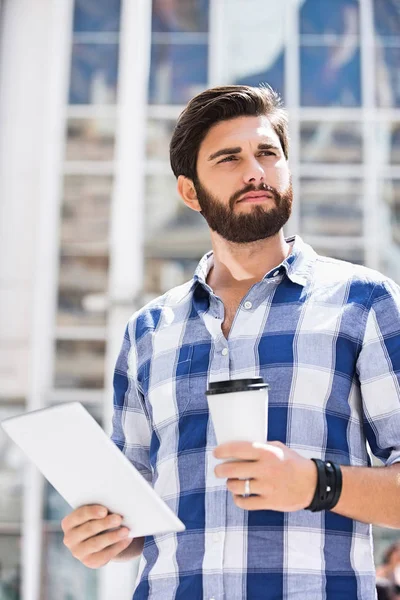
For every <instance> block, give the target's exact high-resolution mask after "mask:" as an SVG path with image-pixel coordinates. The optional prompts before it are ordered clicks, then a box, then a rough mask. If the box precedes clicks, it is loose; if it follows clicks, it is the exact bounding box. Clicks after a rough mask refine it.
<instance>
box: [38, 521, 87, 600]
mask: <svg viewBox="0 0 400 600" xmlns="http://www.w3.org/2000/svg"><path fill="white" fill-rule="evenodd" d="M63 538H64V534H63V533H62V532H58V531H57V532H47V531H45V532H44V537H43V545H44V547H43V553H42V556H43V560H42V590H41V594H40V598H41V599H42V600H54V599H55V598H57V600H82V598H85V600H97V597H98V595H97V594H98V581H97V578H98V576H97V573H98V571H97V570H95V569H88V568H87V567H85V566H84V565H83V564H82V563H80V562H79V561H78V560H76V558H74V557H73V556H72V554H71V553H70V551H69V550H68V548H67V547H66V546H65V545H64V543H63Z"/></svg>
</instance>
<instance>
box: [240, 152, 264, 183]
mask: <svg viewBox="0 0 400 600" xmlns="http://www.w3.org/2000/svg"><path fill="white" fill-rule="evenodd" d="M243 181H244V183H246V184H249V183H252V184H254V185H258V184H260V183H262V182H264V181H265V171H264V169H263V167H262V165H261V164H260V163H259V162H258V160H257V159H256V158H255V157H253V159H252V160H249V162H248V163H246V168H245V170H244V173H243Z"/></svg>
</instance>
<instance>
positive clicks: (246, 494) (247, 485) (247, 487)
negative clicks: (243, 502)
mask: <svg viewBox="0 0 400 600" xmlns="http://www.w3.org/2000/svg"><path fill="white" fill-rule="evenodd" d="M249 496H250V479H246V481H245V482H244V494H243V498H248V497H249Z"/></svg>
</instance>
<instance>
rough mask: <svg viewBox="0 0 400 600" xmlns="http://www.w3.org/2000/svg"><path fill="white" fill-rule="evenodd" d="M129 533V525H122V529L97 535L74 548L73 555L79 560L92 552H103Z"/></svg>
mask: <svg viewBox="0 0 400 600" xmlns="http://www.w3.org/2000/svg"><path fill="white" fill-rule="evenodd" d="M128 535H129V529H128V528H127V527H121V529H118V530H116V531H108V532H107V533H102V534H100V535H96V536H94V537H91V538H89V539H88V540H86V541H84V542H82V543H81V544H79V545H78V546H77V547H76V548H74V549H73V555H74V556H75V558H77V559H78V560H83V559H85V558H86V557H88V556H90V555H92V554H96V553H98V552H102V551H103V550H104V549H105V548H108V547H109V546H112V545H113V544H116V543H118V542H120V541H122V540H125V539H126V538H127V537H128ZM131 541H132V540H131Z"/></svg>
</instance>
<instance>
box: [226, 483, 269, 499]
mask: <svg viewBox="0 0 400 600" xmlns="http://www.w3.org/2000/svg"><path fill="white" fill-rule="evenodd" d="M245 483H246V482H245V481H240V480H238V479H228V481H227V482H226V486H227V488H228V490H229V491H230V492H232V494H235V495H238V496H239V495H243V494H244V490H245ZM263 491H264V490H262V489H261V486H260V482H259V480H258V479H250V494H257V495H261V494H262V492H263Z"/></svg>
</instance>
